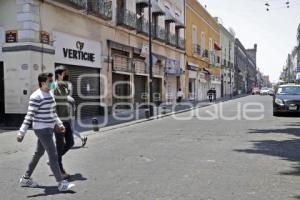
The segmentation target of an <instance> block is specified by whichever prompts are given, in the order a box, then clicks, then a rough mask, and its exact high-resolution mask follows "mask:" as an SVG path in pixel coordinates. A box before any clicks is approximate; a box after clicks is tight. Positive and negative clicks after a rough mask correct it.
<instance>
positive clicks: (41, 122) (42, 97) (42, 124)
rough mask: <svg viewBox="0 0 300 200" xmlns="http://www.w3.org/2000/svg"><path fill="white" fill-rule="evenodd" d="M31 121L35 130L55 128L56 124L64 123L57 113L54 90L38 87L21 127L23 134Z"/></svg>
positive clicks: (31, 97)
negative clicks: (48, 90) (47, 90)
mask: <svg viewBox="0 0 300 200" xmlns="http://www.w3.org/2000/svg"><path fill="white" fill-rule="evenodd" d="M31 123H32V128H33V129H34V130H38V129H44V128H54V126H55V124H57V125H59V126H61V125H62V122H61V120H60V119H59V118H58V117H57V114H56V103H55V99H54V95H53V93H52V92H43V91H42V90H41V89H38V90H36V91H35V92H34V93H33V94H32V95H31V96H30V100H29V106H28V111H27V115H26V116H25V119H24V122H23V124H22V126H21V128H20V133H21V134H22V135H25V133H26V132H27V129H28V127H29V125H30V124H31Z"/></svg>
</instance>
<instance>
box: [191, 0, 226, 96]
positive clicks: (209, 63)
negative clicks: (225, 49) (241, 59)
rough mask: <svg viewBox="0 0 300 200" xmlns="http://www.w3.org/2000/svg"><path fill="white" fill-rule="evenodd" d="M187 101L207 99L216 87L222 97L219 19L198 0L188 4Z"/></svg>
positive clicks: (218, 94) (192, 0)
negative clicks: (210, 91)
mask: <svg viewBox="0 0 300 200" xmlns="http://www.w3.org/2000/svg"><path fill="white" fill-rule="evenodd" d="M185 19H186V23H185V24H186V60H187V63H186V68H185V80H186V88H185V91H187V92H186V98H188V99H190V100H197V101H201V100H205V99H206V98H207V95H206V94H207V91H208V90H209V89H210V88H215V89H216V91H217V97H220V95H221V80H220V79H221V67H220V54H221V52H220V50H221V48H220V45H219V44H220V31H219V26H218V23H217V20H216V19H215V18H213V17H212V16H211V15H210V14H209V13H208V12H207V10H206V9H205V8H204V7H202V5H201V4H200V3H198V1H197V0H187V1H186V17H185Z"/></svg>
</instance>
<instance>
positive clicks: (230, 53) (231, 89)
mask: <svg viewBox="0 0 300 200" xmlns="http://www.w3.org/2000/svg"><path fill="white" fill-rule="evenodd" d="M230 54H231V41H229V62H230V66H229V70H230V73H229V74H230V87H229V88H230V92H229V93H230V98H232V83H231V82H232V78H231V76H232V74H231V71H232V69H231V68H232V65H231V55H230Z"/></svg>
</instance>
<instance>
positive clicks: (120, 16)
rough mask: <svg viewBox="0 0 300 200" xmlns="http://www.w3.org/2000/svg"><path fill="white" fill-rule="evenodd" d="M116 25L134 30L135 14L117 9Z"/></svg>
mask: <svg viewBox="0 0 300 200" xmlns="http://www.w3.org/2000/svg"><path fill="white" fill-rule="evenodd" d="M117 24H118V25H121V26H124V27H126V28H129V29H132V30H133V29H136V13H134V12H132V11H130V10H127V9H120V8H117Z"/></svg>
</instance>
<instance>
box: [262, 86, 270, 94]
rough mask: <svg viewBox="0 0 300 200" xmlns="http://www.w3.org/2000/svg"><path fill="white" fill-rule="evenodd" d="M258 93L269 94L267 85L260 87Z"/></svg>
mask: <svg viewBox="0 0 300 200" xmlns="http://www.w3.org/2000/svg"><path fill="white" fill-rule="evenodd" d="M260 95H269V88H267V87H263V88H261V89H260Z"/></svg>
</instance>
